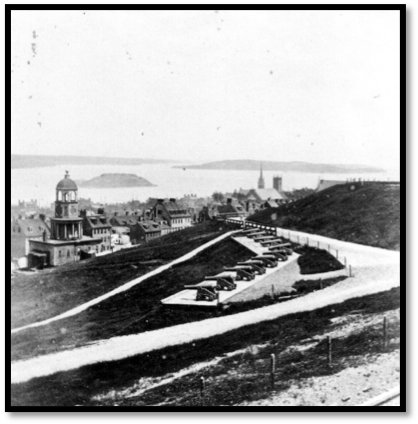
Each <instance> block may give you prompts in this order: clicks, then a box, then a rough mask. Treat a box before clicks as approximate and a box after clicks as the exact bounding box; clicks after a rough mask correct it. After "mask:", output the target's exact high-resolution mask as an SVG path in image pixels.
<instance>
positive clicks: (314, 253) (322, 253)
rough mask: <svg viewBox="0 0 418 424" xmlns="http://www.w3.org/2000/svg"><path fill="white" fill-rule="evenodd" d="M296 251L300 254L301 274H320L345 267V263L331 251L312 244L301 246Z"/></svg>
mask: <svg viewBox="0 0 418 424" xmlns="http://www.w3.org/2000/svg"><path fill="white" fill-rule="evenodd" d="M295 251H296V252H297V253H299V254H300V256H299V258H298V265H299V268H300V273H301V274H319V273H321V272H330V271H337V270H339V269H343V268H344V265H343V264H342V263H341V262H340V261H339V260H338V259H336V258H335V257H334V256H332V255H331V253H329V252H327V251H326V250H324V249H317V248H316V247H311V246H299V247H297V248H295Z"/></svg>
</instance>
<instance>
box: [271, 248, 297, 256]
mask: <svg viewBox="0 0 418 424" xmlns="http://www.w3.org/2000/svg"><path fill="white" fill-rule="evenodd" d="M268 249H269V250H270V251H274V252H278V253H281V254H285V255H287V256H290V255H292V254H293V250H292V249H289V248H288V247H285V246H270V247H269V248H268Z"/></svg>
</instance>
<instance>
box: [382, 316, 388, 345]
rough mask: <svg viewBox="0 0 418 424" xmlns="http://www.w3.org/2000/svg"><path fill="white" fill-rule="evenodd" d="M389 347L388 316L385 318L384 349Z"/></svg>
mask: <svg viewBox="0 0 418 424" xmlns="http://www.w3.org/2000/svg"><path fill="white" fill-rule="evenodd" d="M387 347H388V321H387V318H386V317H384V318H383V349H387Z"/></svg>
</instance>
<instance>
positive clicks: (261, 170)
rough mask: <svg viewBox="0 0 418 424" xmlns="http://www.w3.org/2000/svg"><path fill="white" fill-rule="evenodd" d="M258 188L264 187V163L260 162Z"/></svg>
mask: <svg viewBox="0 0 418 424" xmlns="http://www.w3.org/2000/svg"><path fill="white" fill-rule="evenodd" d="M258 188H264V177H263V164H262V163H260V178H259V179H258Z"/></svg>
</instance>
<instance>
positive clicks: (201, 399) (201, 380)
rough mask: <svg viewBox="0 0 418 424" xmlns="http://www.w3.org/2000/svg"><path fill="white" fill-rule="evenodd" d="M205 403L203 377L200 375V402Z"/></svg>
mask: <svg viewBox="0 0 418 424" xmlns="http://www.w3.org/2000/svg"><path fill="white" fill-rule="evenodd" d="M204 403H205V377H203V376H202V377H200V404H201V405H204Z"/></svg>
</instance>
